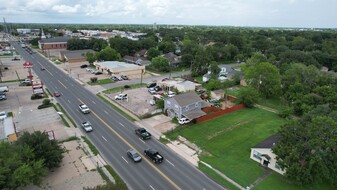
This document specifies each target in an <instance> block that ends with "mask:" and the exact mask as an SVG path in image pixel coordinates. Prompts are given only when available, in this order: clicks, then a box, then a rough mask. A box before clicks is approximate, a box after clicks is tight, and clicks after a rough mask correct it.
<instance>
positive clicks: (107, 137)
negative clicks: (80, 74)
mask: <svg viewBox="0 0 337 190" xmlns="http://www.w3.org/2000/svg"><path fill="white" fill-rule="evenodd" d="M11 44H12V45H13V46H14V47H15V48H16V50H17V51H18V52H19V54H20V55H21V56H22V57H23V58H24V59H25V60H26V61H30V62H32V63H33V65H34V66H33V70H34V72H35V73H36V74H37V75H38V76H39V79H40V80H41V81H42V82H43V83H44V84H45V85H46V86H47V87H48V89H49V90H50V91H51V92H54V91H59V92H61V93H62V96H61V97H58V98H57V100H58V102H59V103H60V104H61V105H62V107H64V109H65V110H66V111H67V112H68V113H69V115H70V116H71V117H72V118H73V119H74V121H75V122H76V123H77V124H78V126H80V123H81V122H83V121H89V122H91V124H92V125H93V128H94V130H93V132H91V133H87V134H86V135H87V137H88V138H89V139H90V140H91V141H92V142H93V144H94V145H95V146H96V147H97V148H98V150H99V151H100V153H101V154H102V156H103V157H104V159H105V160H106V161H107V162H108V163H109V165H111V166H112V167H113V168H114V169H115V170H116V171H117V173H118V174H119V175H120V176H121V177H122V179H123V180H124V181H125V182H126V184H127V185H128V187H129V188H130V189H151V190H153V189H160V190H161V189H193V190H198V189H200V190H203V189H212V190H213V189H223V187H221V186H219V185H218V184H216V183H215V182H214V181H212V180H211V179H209V178H208V177H207V176H206V175H204V174H203V173H202V172H200V171H199V170H198V169H197V168H195V167H194V166H192V165H191V164H190V163H188V162H186V161H185V160H184V159H182V158H181V157H180V156H178V155H177V154H176V153H174V152H172V151H171V150H170V149H168V148H167V147H166V146H165V145H163V144H161V143H160V142H159V141H157V140H155V139H151V140H146V141H143V140H141V139H140V138H139V137H138V136H136V135H135V132H134V130H135V129H136V126H135V125H134V123H132V122H131V121H129V120H128V119H127V118H125V117H124V116H122V115H121V114H119V113H118V112H117V111H115V110H114V109H112V108H111V107H110V106H109V105H107V104H105V103H104V102H103V101H102V100H100V99H99V98H97V97H96V95H94V94H92V93H90V92H89V91H88V90H86V89H85V88H84V87H83V86H81V85H80V84H79V83H77V82H76V81H75V80H74V79H72V78H70V77H69V76H68V75H66V74H65V73H64V72H63V71H60V70H59V69H58V68H56V66H55V65H53V64H51V63H50V62H49V61H48V60H46V59H45V58H44V57H42V56H41V55H40V54H38V53H33V54H28V53H27V52H26V51H25V50H24V49H22V48H21V47H20V45H19V44H18V43H17V42H11ZM41 67H44V68H45V70H41V69H40V68H41ZM81 103H85V104H86V105H88V106H89V108H90V109H91V113H89V114H82V113H81V112H80V111H79V108H78V105H79V104H81ZM130 148H132V149H134V150H136V151H137V152H138V153H139V154H140V155H142V157H143V161H142V162H140V163H133V162H132V161H131V159H129V158H128V157H127V155H126V151H127V150H128V149H130ZM146 148H153V149H156V150H158V151H159V152H160V153H161V154H162V155H163V156H164V158H165V159H164V162H163V163H161V164H154V163H152V162H151V161H150V160H149V159H148V158H147V157H145V156H144V154H143V151H144V149H146Z"/></svg>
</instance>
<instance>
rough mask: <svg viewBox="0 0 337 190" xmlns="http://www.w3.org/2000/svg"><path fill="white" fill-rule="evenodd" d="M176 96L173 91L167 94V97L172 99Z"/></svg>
mask: <svg viewBox="0 0 337 190" xmlns="http://www.w3.org/2000/svg"><path fill="white" fill-rule="evenodd" d="M175 95H176V93H175V92H172V91H169V92H168V93H167V96H168V97H170V98H172V97H173V96H175Z"/></svg>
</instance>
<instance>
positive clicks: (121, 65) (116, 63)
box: [96, 61, 140, 69]
mask: <svg viewBox="0 0 337 190" xmlns="http://www.w3.org/2000/svg"><path fill="white" fill-rule="evenodd" d="M96 65H99V66H100V67H103V68H110V69H121V68H137V69H138V68H139V67H140V66H138V65H134V64H129V63H125V62H119V61H104V62H98V63H96Z"/></svg>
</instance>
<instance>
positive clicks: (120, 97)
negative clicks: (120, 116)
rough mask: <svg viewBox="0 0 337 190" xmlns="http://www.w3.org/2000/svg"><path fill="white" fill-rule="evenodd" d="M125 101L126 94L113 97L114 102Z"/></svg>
mask: <svg viewBox="0 0 337 190" xmlns="http://www.w3.org/2000/svg"><path fill="white" fill-rule="evenodd" d="M125 99H128V95H127V94H118V95H116V96H115V100H125Z"/></svg>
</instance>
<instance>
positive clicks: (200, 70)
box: [191, 49, 213, 76]
mask: <svg viewBox="0 0 337 190" xmlns="http://www.w3.org/2000/svg"><path fill="white" fill-rule="evenodd" d="M212 59H213V58H212V57H211V55H209V54H207V53H206V51H205V50H203V49H199V50H198V51H197V53H196V55H195V58H194V61H193V63H192V66H191V72H192V76H202V75H203V74H206V73H207V71H208V69H209V65H210V63H211V60H212Z"/></svg>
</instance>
